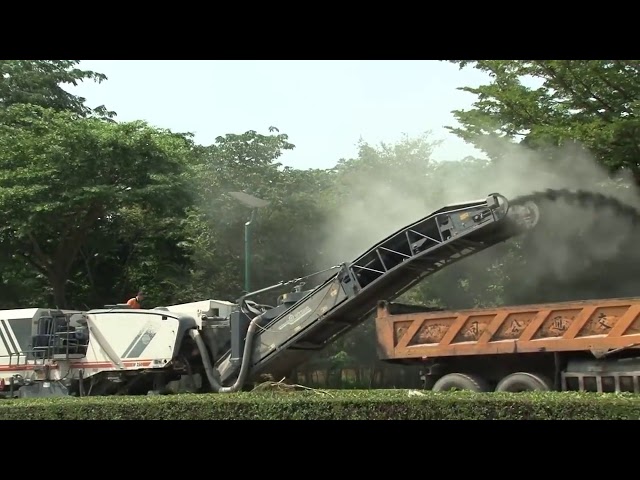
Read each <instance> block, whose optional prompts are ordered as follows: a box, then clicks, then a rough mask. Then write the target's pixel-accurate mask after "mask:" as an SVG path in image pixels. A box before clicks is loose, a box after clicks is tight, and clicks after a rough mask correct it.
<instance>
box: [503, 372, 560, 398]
mask: <svg viewBox="0 0 640 480" xmlns="http://www.w3.org/2000/svg"><path fill="white" fill-rule="evenodd" d="M550 390H553V383H552V382H551V381H550V380H549V379H548V378H547V377H545V376H544V375H538V374H534V373H526V372H518V373H512V374H511V375H507V376H506V377H504V378H503V379H502V380H500V382H499V383H498V386H497V387H496V392H511V393H515V392H548V391H550Z"/></svg>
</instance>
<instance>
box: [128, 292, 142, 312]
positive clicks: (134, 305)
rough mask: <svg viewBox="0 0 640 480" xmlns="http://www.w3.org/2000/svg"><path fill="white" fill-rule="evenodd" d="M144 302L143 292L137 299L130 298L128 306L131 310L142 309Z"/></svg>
mask: <svg viewBox="0 0 640 480" xmlns="http://www.w3.org/2000/svg"><path fill="white" fill-rule="evenodd" d="M142 300H144V292H143V291H142V290H141V291H139V292H138V294H137V295H136V296H135V297H133V298H130V299H129V301H127V305H129V308H142V305H141V304H140V302H142Z"/></svg>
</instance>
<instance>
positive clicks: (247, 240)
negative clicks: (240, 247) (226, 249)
mask: <svg viewBox="0 0 640 480" xmlns="http://www.w3.org/2000/svg"><path fill="white" fill-rule="evenodd" d="M255 216H256V209H255V208H254V209H252V210H251V218H249V221H248V222H247V223H245V224H244V290H245V292H250V291H251V290H250V288H251V222H253V219H254V218H255Z"/></svg>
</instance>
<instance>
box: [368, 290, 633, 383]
mask: <svg viewBox="0 0 640 480" xmlns="http://www.w3.org/2000/svg"><path fill="white" fill-rule="evenodd" d="M375 322H376V335H377V340H378V347H379V356H380V358H381V359H382V360H384V361H387V362H390V363H402V364H419V365H422V366H423V367H424V369H423V375H422V378H423V380H424V384H425V388H428V389H431V390H433V391H445V390H452V389H459V390H473V391H476V392H489V391H496V392H522V391H550V390H556V391H558V390H559V391H567V390H573V391H591V392H601V393H602V392H634V393H640V384H639V382H640V358H639V355H640V350H639V349H640V297H638V298H620V299H604V300H587V301H576V302H558V303H549V304H538V305H518V306H508V307H500V308H484V309H468V310H449V311H446V310H442V311H437V310H436V311H434V309H424V310H422V311H420V309H419V307H416V306H403V305H394V304H391V303H389V302H386V301H381V302H379V304H378V308H377V315H376V319H375Z"/></svg>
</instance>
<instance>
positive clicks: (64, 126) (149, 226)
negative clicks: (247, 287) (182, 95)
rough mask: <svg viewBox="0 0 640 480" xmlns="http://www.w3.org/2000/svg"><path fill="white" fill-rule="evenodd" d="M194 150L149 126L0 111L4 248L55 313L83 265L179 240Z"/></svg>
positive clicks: (26, 108)
mask: <svg viewBox="0 0 640 480" xmlns="http://www.w3.org/2000/svg"><path fill="white" fill-rule="evenodd" d="M191 147H192V146H191V143H190V140H189V139H187V138H185V137H184V136H181V135H176V134H173V133H170V132H167V131H163V130H157V129H153V128H151V127H149V126H147V125H146V124H144V123H143V122H132V123H110V122H104V121H102V120H100V119H94V118H88V119H85V118H79V117H78V116H77V115H76V114H74V113H71V112H69V111H56V110H53V109H47V108H43V107H38V106H35V105H22V104H16V105H13V106H10V107H8V108H5V109H0V219H1V223H0V243H1V244H2V245H3V248H7V249H10V250H11V251H12V252H13V256H14V257H22V258H23V259H24V260H25V261H26V262H28V263H29V265H30V266H31V267H32V268H33V270H34V271H35V272H36V273H39V274H42V275H43V276H45V278H46V279H47V280H48V281H49V283H50V286H51V288H52V294H53V301H54V304H55V305H58V306H59V307H66V306H67V305H68V301H67V297H66V288H67V282H68V280H69V278H70V277H71V276H72V275H73V274H74V272H76V271H77V270H78V269H79V268H82V267H79V266H78V262H77V261H78V259H79V257H80V256H81V255H84V257H85V260H86V259H87V256H88V255H90V254H93V255H95V254H96V253H97V254H98V255H108V254H109V248H110V247H111V248H114V242H115V243H117V242H120V243H122V241H123V240H125V241H126V240H129V242H130V243H131V244H132V243H135V244H136V247H137V248H138V249H141V250H144V248H145V244H144V242H145V241H151V240H150V239H151V238H158V237H159V236H162V237H164V238H165V239H166V240H169V239H171V238H172V237H173V238H174V239H175V235H178V236H179V232H180V228H181V222H182V217H183V216H184V211H185V209H186V208H187V207H188V206H190V205H191V203H192V202H191V196H190V192H189V189H188V185H187V183H186V177H185V174H186V166H187V165H188V164H189V161H190V160H189V156H190V155H191ZM150 218H152V219H153V221H150ZM167 236H168V238H167ZM109 240H111V245H109ZM171 248H176V247H171ZM89 252H91V253H89ZM157 253H158V251H157V249H156V250H155V251H154V252H151V253H148V255H151V257H153V256H156V255H157ZM111 260H112V261H113V260H114V259H113V258H112V259H111ZM173 260H175V258H174V259H173ZM83 265H85V266H86V261H85V262H83ZM147 272H149V271H148V270H147ZM86 273H90V272H86ZM158 273H159V272H157V271H154V270H151V272H150V273H146V274H144V275H142V278H140V279H136V280H142V279H143V278H144V279H148V280H151V279H154V276H155V275H157V274H158ZM133 288H134V289H135V288H137V286H134V287H133Z"/></svg>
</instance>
